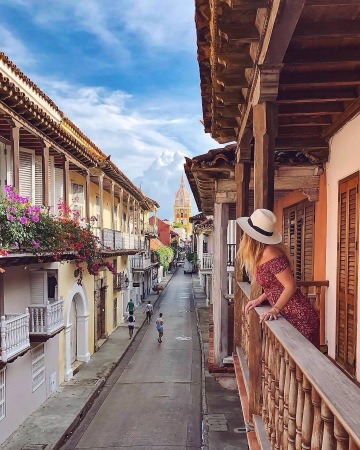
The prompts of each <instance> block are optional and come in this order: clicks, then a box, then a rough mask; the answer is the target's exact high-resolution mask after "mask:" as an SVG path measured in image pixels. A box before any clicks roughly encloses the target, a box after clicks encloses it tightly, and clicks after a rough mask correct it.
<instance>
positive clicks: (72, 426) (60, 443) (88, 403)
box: [46, 270, 176, 450]
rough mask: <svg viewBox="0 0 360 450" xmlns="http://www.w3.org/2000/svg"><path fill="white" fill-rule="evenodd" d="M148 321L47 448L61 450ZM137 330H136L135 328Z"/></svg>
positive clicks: (142, 323) (137, 330)
mask: <svg viewBox="0 0 360 450" xmlns="http://www.w3.org/2000/svg"><path fill="white" fill-rule="evenodd" d="M175 273H176V270H175V272H173V273H172V274H171V277H170V278H169V279H168V281H167V282H166V285H165V287H164V289H163V290H162V291H161V292H160V294H158V296H157V298H156V300H155V301H154V303H153V305H156V304H157V302H158V300H159V298H160V297H161V295H162V294H163V292H164V291H165V290H166V288H167V286H168V284H169V283H170V281H171V280H172V277H173V276H174V274H175ZM145 322H146V317H145V318H144V320H143V321H142V322H141V323H140V326H139V328H137V329H136V332H135V333H134V337H133V339H132V340H131V341H129V343H128V345H127V346H126V348H125V350H124V352H123V353H122V354H121V355H120V357H119V359H118V360H117V361H116V362H115V363H114V364H113V365H112V367H111V370H109V371H107V373H106V375H105V376H104V377H102V378H100V380H99V383H98V385H97V386H96V390H95V391H94V392H93V393H92V395H91V396H90V398H89V399H88V400H87V401H86V403H85V405H84V407H83V409H82V410H81V411H80V413H79V414H78V415H77V416H76V417H75V419H74V420H73V422H72V423H71V424H70V425H69V427H68V428H67V430H66V431H65V432H64V433H63V435H62V436H61V438H60V439H59V440H58V441H57V442H56V443H55V444H50V445H49V446H47V447H46V450H59V449H60V448H61V447H62V446H63V445H64V444H65V443H66V441H67V439H68V437H69V435H70V434H71V433H72V432H73V431H74V430H75V429H76V427H77V426H78V424H79V423H80V422H81V420H82V419H83V417H85V416H86V413H87V412H88V411H89V409H90V408H91V406H92V404H93V402H94V400H95V399H96V397H97V396H98V395H99V393H100V391H101V389H102V388H103V387H104V385H105V383H106V381H107V379H108V378H109V377H110V375H111V374H112V373H113V372H114V370H115V368H116V367H117V366H118V365H119V364H120V362H121V361H122V359H123V358H124V356H125V355H126V353H127V351H128V350H129V348H130V346H131V345H132V343H133V341H134V339H135V337H136V335H137V334H138V332H139V331H140V330H141V329H142V327H143V326H144V324H145ZM134 331H135V330H134Z"/></svg>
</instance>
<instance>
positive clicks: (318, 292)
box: [314, 286, 321, 312]
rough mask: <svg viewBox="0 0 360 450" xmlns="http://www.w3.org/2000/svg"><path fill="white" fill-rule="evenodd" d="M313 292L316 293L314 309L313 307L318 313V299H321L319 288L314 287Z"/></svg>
mask: <svg viewBox="0 0 360 450" xmlns="http://www.w3.org/2000/svg"><path fill="white" fill-rule="evenodd" d="M315 292H316V298H315V305H314V307H315V309H316V311H318V312H319V311H320V301H321V300H320V299H321V286H316V290H315Z"/></svg>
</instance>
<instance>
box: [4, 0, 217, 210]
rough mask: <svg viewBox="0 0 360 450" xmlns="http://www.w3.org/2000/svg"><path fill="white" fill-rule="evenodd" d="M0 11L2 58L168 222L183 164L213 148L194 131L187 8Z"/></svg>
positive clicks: (33, 1)
mask: <svg viewBox="0 0 360 450" xmlns="http://www.w3.org/2000/svg"><path fill="white" fill-rule="evenodd" d="M165 5H166V6H165ZM0 8H1V16H0V35H1V42H2V50H3V51H4V52H5V53H6V54H7V55H8V56H9V57H10V59H12V60H13V62H14V63H15V64H16V65H17V66H19V67H20V69H22V70H23V71H24V72H25V73H26V75H28V76H29V77H30V78H31V79H32V80H33V81H34V82H36V83H37V84H38V85H39V87H40V88H41V89H43V90H44V91H45V93H46V94H48V95H49V96H50V97H51V98H52V99H53V100H54V101H55V102H56V103H57V104H58V105H59V107H60V108H61V109H62V110H63V111H64V113H65V114H66V115H67V116H68V117H69V118H70V119H71V120H72V121H73V122H74V123H75V124H76V125H78V126H79V127H80V128H81V130H82V131H83V132H84V133H86V134H87V135H88V136H89V137H90V138H91V139H92V140H93V141H94V142H95V143H96V144H97V145H98V146H99V147H100V148H101V149H102V150H103V151H104V152H105V153H106V154H110V155H111V159H112V160H113V161H114V162H115V163H116V164H117V165H118V166H119V167H120V169H121V170H123V171H124V172H125V173H126V175H128V176H129V177H130V178H131V180H132V181H133V182H134V183H135V184H136V185H137V186H140V183H141V186H142V189H143V191H144V192H145V193H146V194H147V195H148V196H150V197H152V198H154V199H155V200H157V201H158V202H159V203H160V205H161V209H160V216H161V217H163V218H168V219H172V203H173V199H174V195H175V192H176V190H177V188H178V186H179V183H180V177H181V172H182V170H183V168H182V165H183V162H184V156H185V155H186V156H189V157H191V156H195V155H198V154H201V153H205V152H206V151H208V150H209V149H211V148H216V147H217V146H218V144H217V143H216V142H215V141H213V140H212V139H211V138H210V137H209V135H206V134H205V133H204V131H203V127H202V125H201V123H200V120H201V118H202V114H201V100H200V88H199V75H198V66H197V61H196V37H195V25H194V0H181V1H180V0H166V1H164V0H137V1H129V0H115V1H114V0H61V1H60V0H47V1H44V0H12V1H11V2H9V1H8V0H0ZM193 205H194V202H193ZM193 212H194V213H196V210H195V208H194V211H193Z"/></svg>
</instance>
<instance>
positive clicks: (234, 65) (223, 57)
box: [218, 51, 253, 70]
mask: <svg viewBox="0 0 360 450" xmlns="http://www.w3.org/2000/svg"><path fill="white" fill-rule="evenodd" d="M218 64H220V65H222V66H224V67H225V69H228V70H232V69H239V68H241V67H243V68H247V67H249V68H250V67H252V66H253V60H252V59H251V57H250V55H249V53H241V52H240V51H239V52H238V53H220V54H219V55H218Z"/></svg>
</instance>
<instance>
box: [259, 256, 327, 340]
mask: <svg viewBox="0 0 360 450" xmlns="http://www.w3.org/2000/svg"><path fill="white" fill-rule="evenodd" d="M289 266H290V265H289V261H288V260H287V258H286V257H285V256H284V255H280V256H277V257H276V258H273V259H270V260H269V261H266V262H265V263H263V264H260V265H259V266H258V267H257V270H256V281H257V283H258V284H260V286H261V287H262V288H263V290H264V292H265V294H266V298H267V299H268V301H269V302H270V304H271V306H273V305H275V303H276V302H277V301H278V299H279V297H280V295H281V293H282V291H283V290H284V286H283V285H282V284H281V283H280V281H279V280H278V279H277V278H276V276H275V275H276V274H278V273H281V272H283V271H284V270H285V269H287V268H288V267H289ZM281 315H282V316H283V317H284V318H285V319H286V320H287V321H288V322H290V323H291V325H292V326H293V327H295V328H296V329H297V330H298V331H299V332H300V333H301V334H302V335H304V336H305V337H306V338H307V339H309V341H310V342H311V343H312V344H314V345H315V346H316V347H317V348H319V346H320V342H319V339H320V321H319V314H318V313H317V312H316V310H315V308H314V307H313V306H312V304H311V303H310V302H309V300H307V298H306V297H305V296H304V295H303V293H302V292H301V291H300V288H297V290H296V292H295V294H294V295H293V296H292V297H291V298H290V300H289V303H288V304H287V305H286V306H285V307H284V308H283V309H282V310H281Z"/></svg>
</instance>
